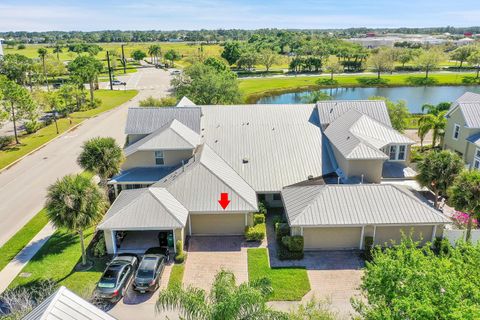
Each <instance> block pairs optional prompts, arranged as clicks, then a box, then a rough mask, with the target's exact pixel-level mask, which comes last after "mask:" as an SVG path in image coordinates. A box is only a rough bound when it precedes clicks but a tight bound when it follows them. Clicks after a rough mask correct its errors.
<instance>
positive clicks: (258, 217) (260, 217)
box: [253, 213, 265, 226]
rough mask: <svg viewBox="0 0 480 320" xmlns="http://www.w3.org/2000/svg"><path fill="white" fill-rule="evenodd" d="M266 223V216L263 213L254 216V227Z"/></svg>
mask: <svg viewBox="0 0 480 320" xmlns="http://www.w3.org/2000/svg"><path fill="white" fill-rule="evenodd" d="M260 223H265V214H263V213H255V214H254V215H253V225H254V226H256V225H257V224H260Z"/></svg>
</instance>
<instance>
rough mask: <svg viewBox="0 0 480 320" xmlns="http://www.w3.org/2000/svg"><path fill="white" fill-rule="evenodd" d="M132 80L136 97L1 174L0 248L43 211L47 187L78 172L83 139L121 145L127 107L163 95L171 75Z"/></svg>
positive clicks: (143, 74) (151, 72) (144, 74)
mask: <svg viewBox="0 0 480 320" xmlns="http://www.w3.org/2000/svg"><path fill="white" fill-rule="evenodd" d="M132 78H133V79H132V81H130V80H129V81H128V84H127V89H137V90H140V93H139V94H138V95H137V96H136V97H135V98H133V99H132V100H130V101H128V102H127V103H125V104H123V105H122V106H120V107H118V108H116V109H114V110H110V111H107V112H105V113H103V114H101V115H99V116H97V117H95V118H93V119H89V120H86V121H85V122H84V123H82V124H81V125H80V126H79V127H78V128H77V129H75V130H73V131H71V132H69V133H67V134H65V135H63V136H61V137H60V138H58V139H56V140H53V141H52V142H50V143H49V144H47V145H46V146H45V147H44V148H42V149H40V150H39V151H37V152H35V153H33V154H32V155H30V156H28V157H26V158H24V159H23V160H22V161H20V162H19V163H17V164H15V165H14V166H13V167H11V168H9V169H7V170H5V171H3V172H1V173H0V221H1V223H0V246H1V245H3V244H4V243H5V242H6V241H7V240H8V239H10V237H11V236H12V235H13V234H15V233H16V232H17V231H18V230H19V229H20V228H21V227H22V226H23V225H24V224H25V223H27V222H28V221H29V220H30V219H31V218H32V217H33V216H34V215H35V214H36V213H37V212H38V211H40V210H41V209H42V208H43V206H44V202H45V195H46V191H47V187H48V186H49V185H51V184H52V183H53V182H55V181H56V180H57V179H58V178H61V177H63V176H65V175H67V174H70V173H75V172H79V171H80V167H79V166H78V165H77V163H76V159H77V156H78V154H79V153H80V150H81V146H82V144H83V142H84V141H85V140H87V139H90V138H93V137H96V136H110V137H114V138H115V139H116V140H117V141H118V143H119V144H120V145H123V143H124V141H125V135H124V133H123V130H124V128H125V121H126V116H127V110H128V107H130V106H137V105H138V101H139V100H141V99H144V98H146V97H148V96H151V95H152V96H157V97H160V96H164V95H165V93H166V92H167V90H168V89H169V82H170V76H169V74H168V73H167V72H165V71H162V70H159V69H154V68H145V69H140V70H139V72H138V73H135V74H133V75H132ZM130 83H131V84H130Z"/></svg>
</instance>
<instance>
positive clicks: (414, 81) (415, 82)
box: [405, 76, 438, 86]
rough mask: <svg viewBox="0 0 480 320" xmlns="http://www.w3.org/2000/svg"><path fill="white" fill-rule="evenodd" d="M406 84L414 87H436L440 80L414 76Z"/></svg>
mask: <svg viewBox="0 0 480 320" xmlns="http://www.w3.org/2000/svg"><path fill="white" fill-rule="evenodd" d="M405 82H406V83H407V84H409V85H412V86H434V85H436V84H437V83H438V80H437V79H434V78H424V77H413V76H412V77H408V78H407V80H406V81H405Z"/></svg>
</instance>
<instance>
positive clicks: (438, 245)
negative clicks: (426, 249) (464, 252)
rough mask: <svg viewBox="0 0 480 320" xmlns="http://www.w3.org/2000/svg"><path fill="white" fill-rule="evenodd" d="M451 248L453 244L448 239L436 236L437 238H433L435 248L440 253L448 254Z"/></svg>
mask: <svg viewBox="0 0 480 320" xmlns="http://www.w3.org/2000/svg"><path fill="white" fill-rule="evenodd" d="M451 248H452V245H451V244H450V242H449V241H448V240H447V239H443V238H442V237H436V238H435V240H433V250H434V252H435V253H437V254H439V255H448V254H449V253H450V249H451Z"/></svg>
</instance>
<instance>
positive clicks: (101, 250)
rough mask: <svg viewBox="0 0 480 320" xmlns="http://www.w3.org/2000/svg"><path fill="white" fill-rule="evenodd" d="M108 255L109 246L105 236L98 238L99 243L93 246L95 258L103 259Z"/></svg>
mask: <svg viewBox="0 0 480 320" xmlns="http://www.w3.org/2000/svg"><path fill="white" fill-rule="evenodd" d="M106 254H107V245H106V244H105V237H103V234H102V235H100V236H99V237H98V240H97V242H95V244H94V245H93V255H94V256H95V257H103V256H105V255H106Z"/></svg>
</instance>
